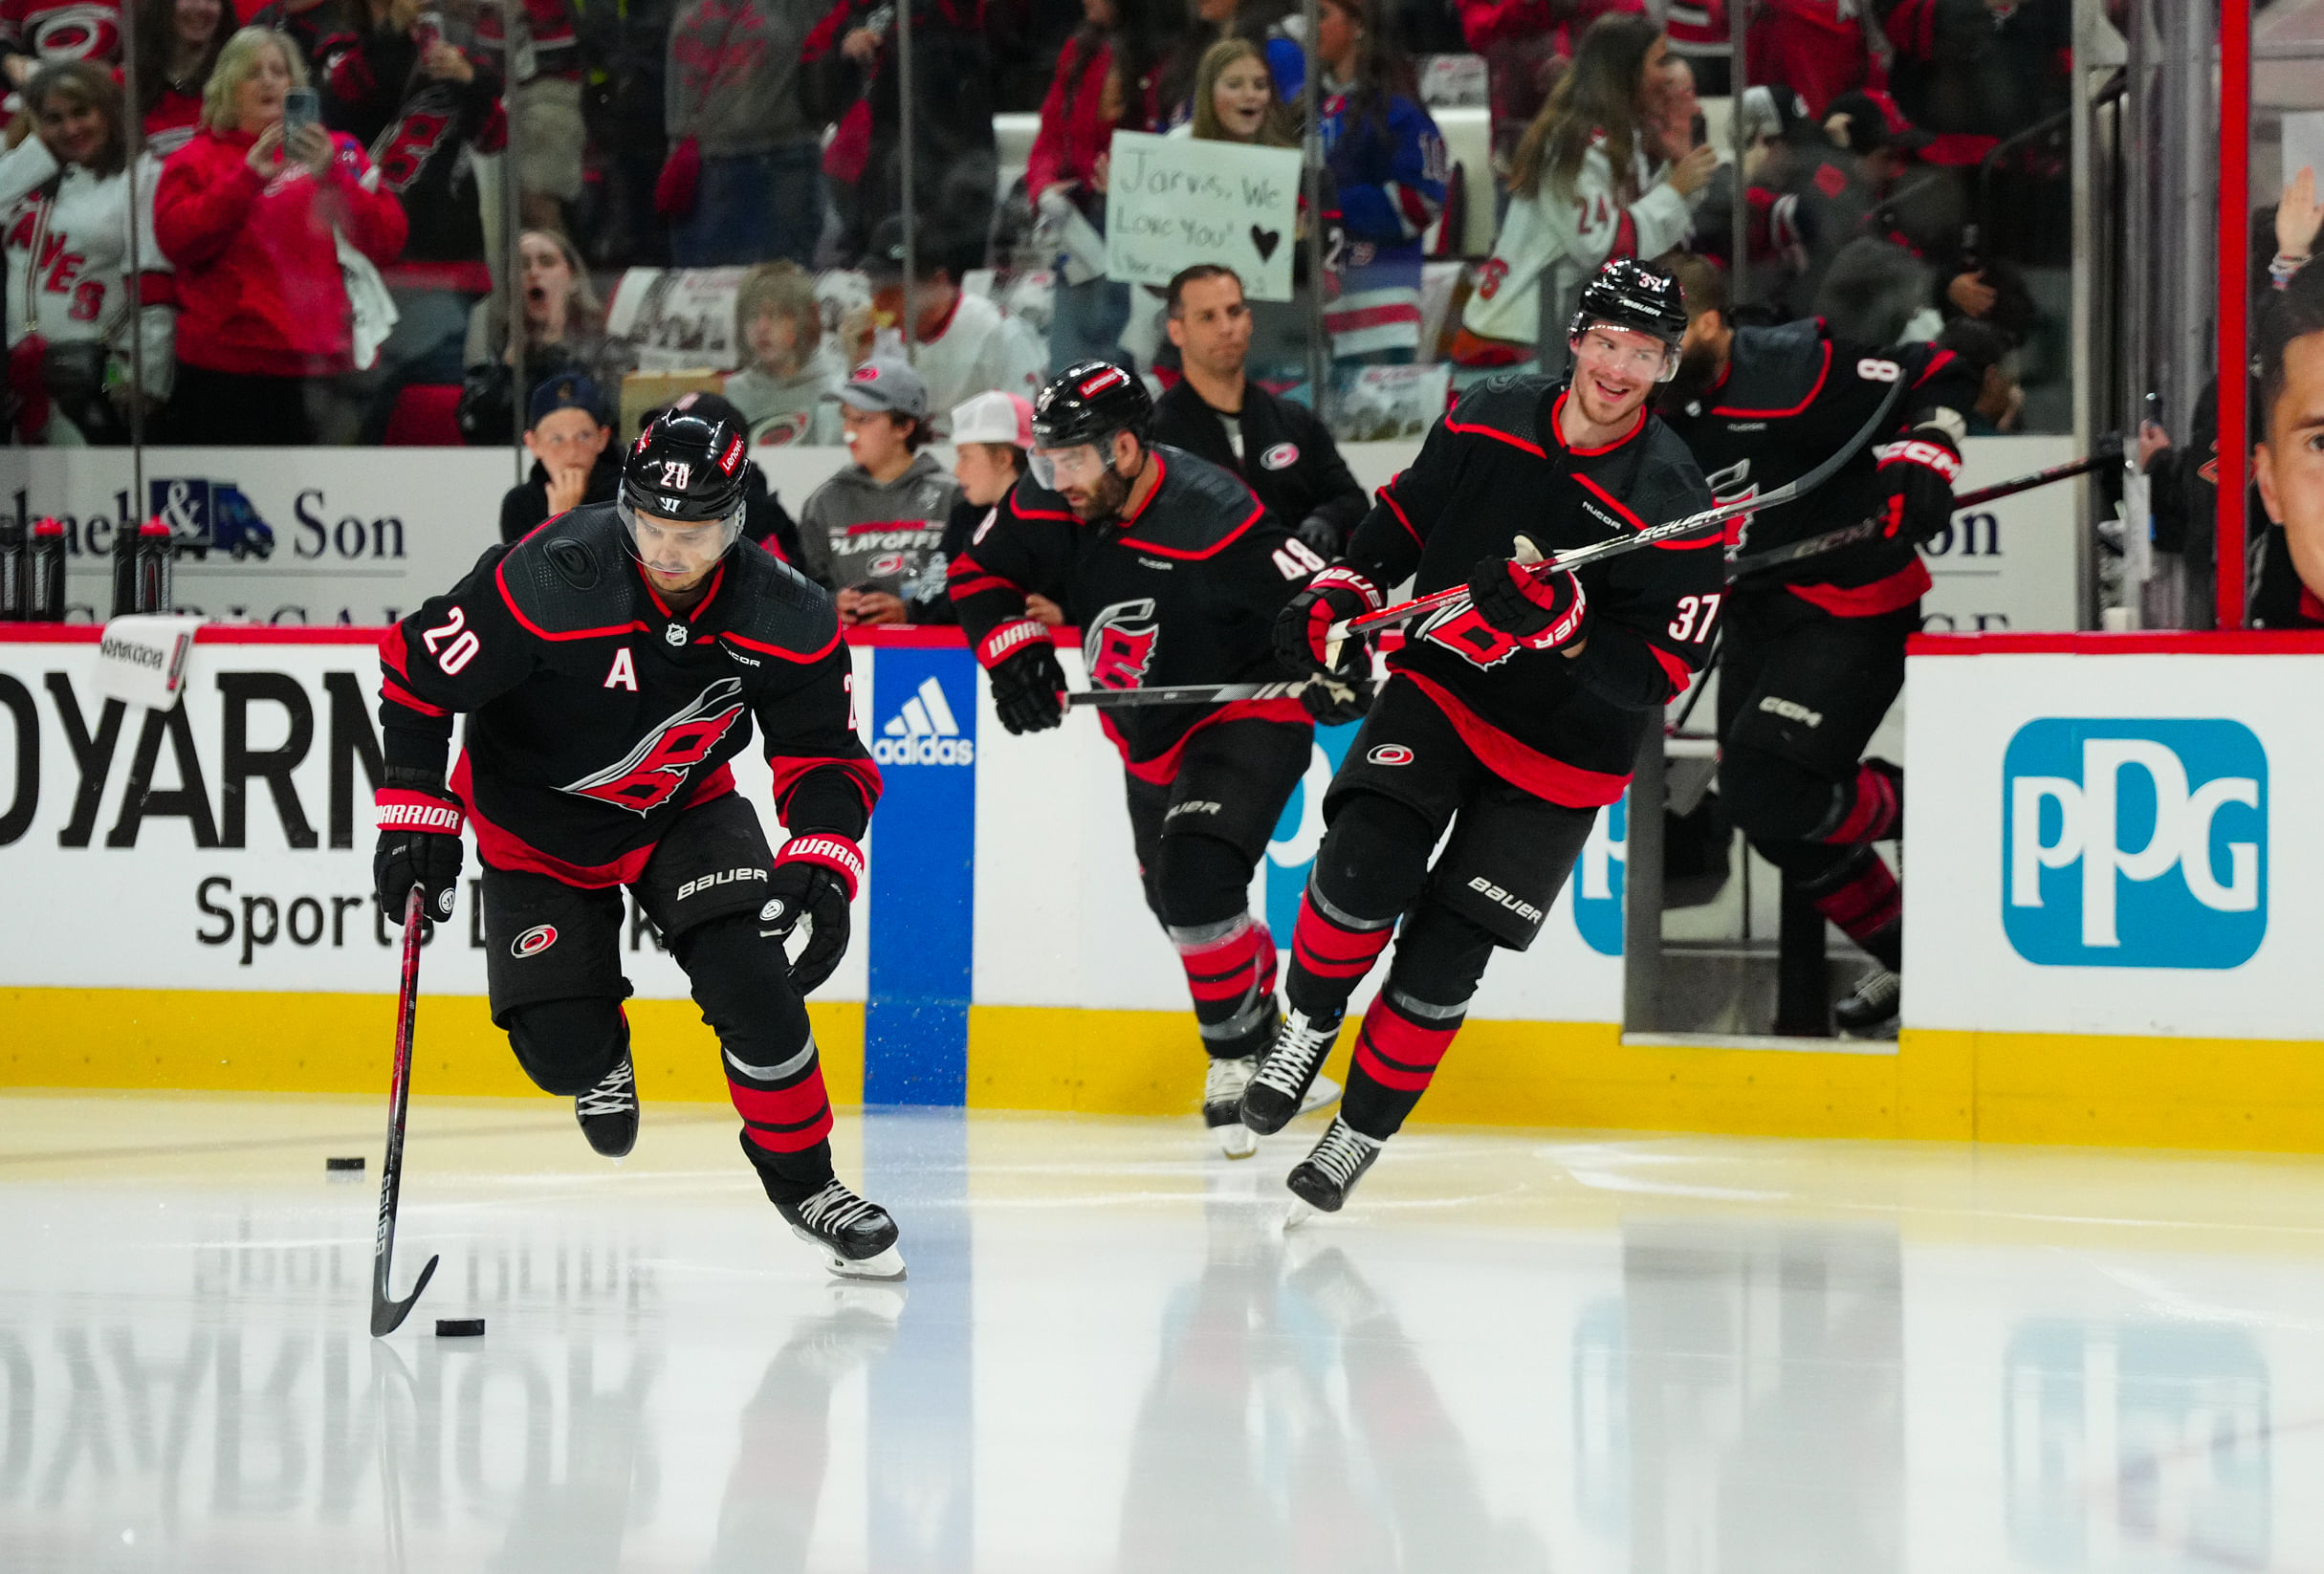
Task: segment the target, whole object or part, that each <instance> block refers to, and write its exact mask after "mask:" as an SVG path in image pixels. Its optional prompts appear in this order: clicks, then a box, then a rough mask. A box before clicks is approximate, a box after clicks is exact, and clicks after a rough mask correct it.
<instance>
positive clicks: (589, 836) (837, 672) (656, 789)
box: [380, 504, 880, 886]
mask: <svg viewBox="0 0 2324 1574" xmlns="http://www.w3.org/2000/svg"><path fill="white" fill-rule="evenodd" d="M380 664H381V668H382V673H381V677H382V682H381V697H380V720H381V724H382V731H383V735H384V753H385V756H386V763H387V764H388V765H389V766H390V767H396V766H402V767H406V768H410V769H418V770H423V771H429V772H441V771H442V770H443V768H444V757H445V752H446V746H447V745H448V744H449V741H450V737H451V729H452V717H453V715H454V714H455V713H465V714H466V715H467V716H468V727H467V734H466V738H465V740H464V747H463V750H462V753H461V756H460V761H459V764H458V767H457V768H456V769H455V770H454V772H453V773H452V776H451V786H452V789H453V790H454V791H455V792H457V793H458V794H459V795H460V797H461V798H462V799H463V800H464V801H465V802H466V803H467V805H468V808H469V813H470V818H471V820H472V821H473V822H474V825H475V831H476V845H477V850H478V851H479V852H480V853H481V854H482V856H483V858H484V861H485V862H486V863H487V864H491V865H492V866H493V867H495V868H503V869H522V870H530V871H533V872H535V873H539V874H546V875H549V876H551V877H553V878H555V879H559V880H562V881H564V882H565V883H566V884H568V885H581V886H603V885H620V884H625V883H627V882H628V881H631V880H634V879H635V878H637V876H638V874H639V873H640V872H642V871H643V869H644V868H645V864H646V861H647V858H648V857H650V856H651V854H652V851H653V847H654V844H655V843H656V842H659V841H660V840H661V838H662V836H663V834H664V833H665V832H666V831H668V830H669V825H670V823H671V821H672V820H675V819H676V818H677V817H678V815H680V814H681V813H683V812H684V811H685V810H686V809H688V808H690V807H691V806H692V805H694V804H698V803H702V802H706V801H708V800H709V799H712V798H717V797H720V796H722V795H723V794H726V793H730V792H732V791H734V775H733V773H732V771H731V770H730V769H729V767H728V763H727V762H728V761H730V760H732V759H733V758H734V755H736V754H739V753H741V751H742V748H743V746H744V744H746V743H748V742H749V741H750V736H751V724H752V722H753V721H754V720H755V721H756V723H757V725H758V730H759V732H760V733H761V734H762V735H763V736H764V738H765V747H766V753H767V759H768V763H769V764H770V765H771V766H772V767H773V768H774V773H775V807H776V810H777V812H778V815H779V816H780V818H781V820H782V821H783V824H784V825H785V826H786V827H787V828H788V829H789V830H790V831H791V832H792V833H793V834H794V835H796V834H799V833H800V832H803V831H809V830H828V831H837V832H840V833H841V834H843V835H844V836H847V837H849V838H861V837H862V835H863V834H864V829H865V826H866V823H867V821H868V820H869V819H870V814H871V807H872V805H873V804H874V803H875V802H876V801H877V800H878V798H879V794H880V772H879V767H878V766H876V765H875V764H873V763H872V761H871V758H870V756H869V755H868V754H866V752H865V749H864V745H863V740H862V739H861V737H860V736H859V735H858V734H857V732H856V726H855V717H854V705H853V694H852V683H851V680H850V668H849V665H848V656H847V647H846V645H845V644H844V642H843V641H842V639H841V638H840V631H839V621H838V617H837V615H836V614H835V613H834V612H833V611H832V607H831V602H830V600H829V599H828V598H827V597H825V596H824V595H823V593H822V591H821V590H818V589H817V588H816V587H815V586H813V585H811V584H809V583H808V582H807V581H806V580H805V579H801V578H800V576H799V575H798V574H796V573H794V572H793V571H792V570H791V569H790V568H788V567H786V566H785V565H784V564H782V563H780V562H778V561H777V560H776V559H775V558H774V557H770V556H768V555H767V554H766V553H765V552H763V551H761V550H760V549H758V548H757V547H755V546H751V545H749V544H747V543H746V544H742V545H739V546H737V547H736V548H735V549H734V551H732V552H730V553H729V554H728V555H727V557H726V558H725V559H724V560H723V561H722V562H721V563H720V564H719V566H718V568H717V569H716V570H715V571H714V575H713V579H712V582H711V589H710V594H709V595H708V596H707V597H705V598H704V599H703V600H702V601H699V602H698V603H696V604H695V605H694V607H693V608H692V609H691V611H688V612H683V613H679V612H672V611H671V610H670V609H669V607H668V606H667V605H666V604H665V603H664V602H663V601H662V600H661V598H660V597H659V596H657V595H656V594H655V593H654V591H653V588H652V587H651V586H650V585H649V584H647V582H646V580H645V579H644V577H643V576H642V574H641V572H640V570H639V568H638V566H637V561H636V559H635V557H632V555H631V553H630V551H629V542H628V533H627V531H626V530H625V528H624V526H623V525H622V523H621V521H620V519H619V517H618V516H617V515H616V514H615V512H614V509H613V507H612V505H610V504H598V505H591V506H587V507H583V508H579V509H575V510H573V511H572V512H571V513H568V514H560V515H559V516H558V517H557V518H555V519H552V520H550V521H549V522H548V523H547V524H545V525H542V526H541V527H540V528H539V529H537V530H536V531H534V532H533V533H532V534H531V535H529V536H525V537H524V538H523V539H522V540H520V541H518V542H516V543H515V545H513V546H495V547H493V548H492V549H491V550H490V551H488V552H486V553H485V555H484V556H483V557H480V558H478V559H477V562H476V566H475V567H474V568H473V569H472V570H471V571H470V573H469V575H468V578H466V579H463V580H461V581H460V583H459V584H458V585H456V586H454V587H453V588H452V590H451V591H450V592H449V594H446V595H442V596H437V597H433V598H431V599H430V600H429V601H428V602H427V603H426V604H424V605H423V606H422V607H421V608H420V609H419V610H418V611H417V612H414V613H413V614H412V615H411V616H410V617H408V618H406V619H405V620H404V621H403V622H402V623H398V624H397V625H396V626H395V627H393V628H391V629H389V630H388V631H387V635H386V638H385V639H384V640H382V641H381V642H380Z"/></svg>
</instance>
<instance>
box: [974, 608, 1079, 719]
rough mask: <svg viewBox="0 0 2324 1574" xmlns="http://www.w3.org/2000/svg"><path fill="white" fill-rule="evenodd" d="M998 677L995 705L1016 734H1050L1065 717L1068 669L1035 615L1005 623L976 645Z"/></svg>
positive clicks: (980, 657) (995, 678) (980, 658)
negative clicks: (1060, 660)
mask: <svg viewBox="0 0 2324 1574" xmlns="http://www.w3.org/2000/svg"><path fill="white" fill-rule="evenodd" d="M976 659H977V660H978V661H980V662H982V663H983V664H984V667H985V670H986V672H988V673H989V674H991V676H992V680H993V709H994V710H998V712H1000V725H1001V726H1003V727H1005V728H1007V729H1008V730H1009V732H1011V733H1012V734H1018V735H1021V734H1023V733H1026V732H1045V731H1046V730H1047V729H1049V728H1052V727H1055V726H1056V725H1057V724H1058V723H1060V722H1062V721H1063V720H1064V719H1065V702H1064V698H1063V694H1064V689H1065V670H1064V668H1063V667H1060V666H1058V665H1057V647H1056V646H1055V645H1051V644H1050V643H1049V631H1048V629H1046V628H1044V627H1042V626H1041V624H1040V623H1036V622H1034V621H1033V620H1032V619H1031V618H1019V619H1018V620H1017V621H1016V622H1015V623H1002V624H1001V625H1000V626H999V627H998V628H996V629H994V630H993V631H992V632H991V633H990V634H987V635H986V636H985V637H984V638H983V639H982V640H981V641H979V642H978V643H977V645H976Z"/></svg>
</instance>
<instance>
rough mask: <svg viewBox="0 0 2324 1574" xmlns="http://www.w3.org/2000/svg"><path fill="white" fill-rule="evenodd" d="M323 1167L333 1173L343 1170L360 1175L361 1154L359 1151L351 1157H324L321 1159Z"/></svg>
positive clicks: (361, 1166) (361, 1167) (361, 1168)
mask: <svg viewBox="0 0 2324 1574" xmlns="http://www.w3.org/2000/svg"><path fill="white" fill-rule="evenodd" d="M323 1169H325V1170H329V1171H330V1172H332V1173H333V1174H339V1173H342V1172H343V1173H346V1174H351V1175H360V1174H362V1172H363V1156H362V1154H361V1153H358V1154H357V1155H356V1156H355V1157H353V1158H351V1159H325V1160H323Z"/></svg>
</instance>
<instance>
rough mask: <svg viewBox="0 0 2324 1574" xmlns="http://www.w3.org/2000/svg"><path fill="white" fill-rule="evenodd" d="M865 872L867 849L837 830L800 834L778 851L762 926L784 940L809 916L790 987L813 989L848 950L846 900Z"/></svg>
mask: <svg viewBox="0 0 2324 1574" xmlns="http://www.w3.org/2000/svg"><path fill="white" fill-rule="evenodd" d="M863 878H864V849H863V848H861V847H859V846H857V845H856V844H855V843H854V842H851V841H849V840H848V839H847V838H845V837H844V836H842V835H840V834H839V833H838V832H837V831H810V832H808V833H807V834H806V835H805V836H795V837H793V838H792V839H791V840H790V841H788V842H784V843H783V844H782V846H781V848H780V849H779V850H778V851H777V853H776V854H775V877H774V879H773V880H771V881H769V882H768V884H767V898H768V900H767V905H766V906H765V907H761V908H759V909H758V917H759V921H760V922H761V923H763V924H765V925H767V926H768V928H767V929H766V930H764V931H763V932H765V933H769V934H773V935H777V936H779V937H780V938H781V939H783V940H785V941H788V940H789V939H790V938H791V931H792V930H793V929H796V928H797V927H798V926H799V922H800V919H802V918H803V919H805V920H806V922H807V940H806V944H805V945H803V946H801V947H800V951H799V955H798V956H797V957H796V958H794V959H793V961H792V963H791V987H792V988H793V989H795V990H797V991H799V993H800V994H801V995H809V994H812V993H814V991H815V989H816V987H817V986H818V985H820V984H821V983H822V981H823V980H824V979H826V978H828V977H830V976H831V970H832V969H833V968H836V967H838V966H839V964H840V958H841V957H843V956H844V955H845V954H847V930H848V909H847V904H848V903H850V902H852V901H854V900H855V888H856V885H858V884H859V883H860V882H861V881H862V880H863ZM785 949H786V950H788V948H787V947H786V948H785Z"/></svg>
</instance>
